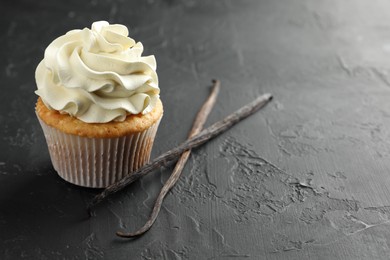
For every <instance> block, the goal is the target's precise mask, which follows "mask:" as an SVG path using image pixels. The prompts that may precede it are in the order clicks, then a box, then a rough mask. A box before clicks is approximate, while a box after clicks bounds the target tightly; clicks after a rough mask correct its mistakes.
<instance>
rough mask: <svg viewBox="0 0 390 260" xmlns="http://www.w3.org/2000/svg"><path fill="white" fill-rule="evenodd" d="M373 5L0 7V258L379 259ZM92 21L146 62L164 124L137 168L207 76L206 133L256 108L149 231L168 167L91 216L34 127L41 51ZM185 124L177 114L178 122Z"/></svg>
mask: <svg viewBox="0 0 390 260" xmlns="http://www.w3.org/2000/svg"><path fill="white" fill-rule="evenodd" d="M389 10H390V3H389V2H388V1H387V0H375V1H366V0H346V1H339V0H330V1H329V0H320V1H310V0H283V1H274V0H268V1H266V0H261V1H259V0H246V1H233V0H230V1H228V0H226V1H194V0H186V1H176V0H166V1H154V0H149V1H109V0H107V1H95V0H92V1H85V2H83V1H75V0H68V1H27V0H25V1H9V0H2V1H1V2H0V21H1V22H0V30H1V34H0V46H1V52H0V68H1V70H0V79H1V82H2V86H1V90H2V91H1V94H0V111H1V113H0V148H1V149H0V258H1V259H20V258H26V259H261V258H263V259H287V258H288V259H388V258H389V255H390V249H389V248H390V190H389V187H390V131H389V130H388V129H389V128H390V102H389V100H390V15H389V14H390V11H389ZM95 20H108V21H110V22H114V23H123V24H125V25H127V26H129V28H130V35H131V36H132V37H133V38H135V39H136V40H140V41H142V42H143V44H144V46H145V48H146V49H145V53H146V54H155V55H156V58H157V61H158V74H159V77H160V87H161V92H162V99H163V101H164V105H165V115H164V120H163V122H162V124H161V126H160V129H159V132H158V135H157V140H156V142H155V146H154V151H153V157H155V156H156V155H158V154H160V153H162V152H164V151H166V150H168V149H169V148H172V147H173V146H175V145H176V144H178V143H180V142H181V141H183V140H184V139H185V138H186V136H187V132H188V130H189V129H190V127H191V123H192V120H193V118H194V116H195V114H196V112H197V110H198V108H199V107H200V105H201V104H202V102H203V100H204V99H205V98H206V97H207V95H208V92H209V89H208V86H209V85H210V80H211V79H212V78H219V79H220V80H221V81H222V90H221V93H220V96H219V98H218V101H217V104H216V107H215V109H214V111H213V112H212V114H211V115H210V119H209V123H211V122H215V121H217V120H218V119H220V118H222V117H223V116H225V115H227V114H228V113H230V112H232V111H233V110H235V109H237V108H238V107H240V106H241V105H243V104H246V103H248V102H250V101H251V100H252V99H253V98H254V97H255V96H257V95H260V94H261V93H264V92H271V93H273V94H274V97H275V99H274V101H273V102H272V103H271V104H270V105H269V106H267V107H266V108H265V109H264V110H263V111H261V112H259V113H257V114H255V115H254V116H252V117H250V118H249V119H246V120H245V121H243V122H242V123H240V124H239V125H237V126H235V127H234V128H233V129H231V130H230V131H229V132H227V133H225V134H224V135H222V136H220V137H218V138H217V139H214V140H213V141H211V142H210V143H208V144H207V145H205V146H203V147H201V148H199V149H197V150H195V151H194V152H193V155H192V157H191V159H190V161H189V163H188V164H187V166H186V168H185V169H184V172H183V176H182V178H181V179H180V180H179V182H178V184H177V185H176V186H175V187H174V188H173V190H172V191H171V192H170V194H168V196H167V198H166V200H165V202H164V205H163V208H162V210H161V212H160V215H159V218H158V219H157V221H156V223H155V224H154V226H153V227H152V229H151V230H150V231H149V232H148V233H147V234H145V235H144V236H142V237H140V238H138V239H135V240H123V239H119V238H117V237H116V236H115V231H117V230H119V229H126V230H136V229H137V228H139V227H140V226H141V225H143V223H144V221H145V220H146V219H147V217H148V216H149V213H150V210H151V208H152V205H153V203H154V199H155V197H156V196H157V194H158V191H159V189H160V188H161V186H162V184H163V182H164V181H165V180H166V179H167V177H168V176H169V174H170V172H171V170H172V166H170V167H167V168H165V169H161V170H159V171H156V172H155V173H154V174H152V175H150V176H147V177H146V178H144V179H142V180H141V181H139V182H137V183H134V184H133V185H132V186H131V187H129V188H128V189H126V190H125V191H124V192H122V193H120V194H117V195H115V196H113V197H111V198H110V199H108V200H107V201H106V202H105V203H102V204H101V205H100V206H99V207H97V208H96V209H95V210H94V212H93V217H91V218H88V216H87V212H86V203H87V202H88V201H89V200H90V199H91V198H92V196H93V195H94V194H96V192H97V191H96V190H91V189H84V188H79V187H76V186H73V185H71V184H68V183H66V182H64V181H63V180H62V179H60V178H59V177H58V176H57V175H56V173H55V171H54V170H53V168H52V166H51V164H50V159H49V155H48V152H47V148H46V144H45V141H44V137H43V134H42V132H41V129H40V127H39V124H38V121H37V120H36V118H35V114H34V103H35V101H36V96H35V95H34V93H33V91H34V90H35V88H36V86H35V81H34V70H35V67H36V65H37V64H38V62H39V61H40V60H41V59H42V57H43V52H44V49H45V47H46V46H47V45H48V44H49V43H50V42H51V41H52V40H53V39H54V38H55V37H58V36H59V35H61V34H63V33H65V32H66V31H68V30H70V29H74V28H83V27H89V26H90V25H91V23H92V22H93V21H95ZM183 111H185V112H183Z"/></svg>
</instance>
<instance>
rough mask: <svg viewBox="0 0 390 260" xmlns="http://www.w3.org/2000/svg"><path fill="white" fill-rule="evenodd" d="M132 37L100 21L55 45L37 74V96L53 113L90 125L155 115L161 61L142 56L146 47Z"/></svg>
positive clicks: (55, 42) (126, 31) (119, 27)
mask: <svg viewBox="0 0 390 260" xmlns="http://www.w3.org/2000/svg"><path fill="white" fill-rule="evenodd" d="M128 34H129V32H128V29H127V27H126V26H124V25H120V24H109V23H108V22H105V21H99V22H94V23H93V24H92V27H91V29H89V28H85V29H83V30H72V31H69V32H68V33H66V34H65V35H63V36H60V37H59V38H57V39H55V40H54V41H53V42H52V43H51V44H50V45H49V46H48V47H47V48H46V50H45V55H44V59H43V60H42V61H41V62H40V63H39V65H38V67H37V69H36V71H35V79H36V82H37V87H38V90H36V91H35V93H36V94H37V95H38V96H40V97H41V99H42V101H43V102H44V103H45V105H46V106H47V107H48V108H49V109H55V110H58V111H60V112H61V113H68V114H69V115H72V116H75V117H77V118H78V119H80V120H81V121H84V122H87V123H105V122H110V121H123V120H125V118H126V116H127V115H129V114H139V113H142V114H146V113H148V112H150V111H151V110H152V109H153V108H154V106H155V104H156V102H157V101H158V99H159V93H160V89H159V87H158V77H157V74H156V60H155V57H154V56H153V55H151V56H142V52H143V45H142V43H141V42H137V43H136V42H135V41H134V40H133V39H131V38H129V37H128Z"/></svg>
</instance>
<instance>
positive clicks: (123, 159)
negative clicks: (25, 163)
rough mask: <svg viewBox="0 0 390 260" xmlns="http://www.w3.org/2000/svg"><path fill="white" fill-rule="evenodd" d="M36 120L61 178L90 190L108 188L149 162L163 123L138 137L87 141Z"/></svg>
mask: <svg viewBox="0 0 390 260" xmlns="http://www.w3.org/2000/svg"><path fill="white" fill-rule="evenodd" d="M37 117H38V119H39V122H40V124H41V126H42V129H43V133H44V135H45V138H46V142H47V146H48V149H49V153H50V158H51V161H52V164H53V167H54V169H55V170H56V171H57V173H58V175H60V176H61V177H62V178H63V179H64V180H66V181H68V182H70V183H73V184H76V185H79V186H83V187H91V188H104V187H107V186H109V185H110V184H112V183H114V182H116V181H119V180H120V179H122V178H123V177H124V176H126V175H128V174H131V172H133V171H135V170H137V169H138V168H140V167H141V166H143V165H144V164H146V163H147V162H149V159H150V153H151V151H152V147H153V142H154V138H155V136H156V132H157V128H158V126H159V124H160V120H161V119H159V120H158V121H157V122H156V123H155V124H154V125H152V126H151V127H150V128H149V129H147V130H145V131H143V132H140V133H136V134H131V135H126V136H123V137H115V138H88V137H81V136H77V135H72V134H66V133H64V132H61V131H60V130H58V129H56V128H54V127H51V126H49V125H47V124H46V123H45V122H43V121H42V120H41V119H40V118H39V116H38V115H37Z"/></svg>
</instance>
